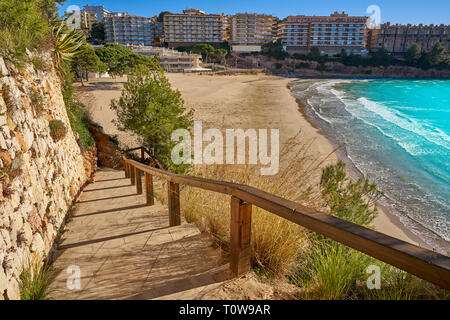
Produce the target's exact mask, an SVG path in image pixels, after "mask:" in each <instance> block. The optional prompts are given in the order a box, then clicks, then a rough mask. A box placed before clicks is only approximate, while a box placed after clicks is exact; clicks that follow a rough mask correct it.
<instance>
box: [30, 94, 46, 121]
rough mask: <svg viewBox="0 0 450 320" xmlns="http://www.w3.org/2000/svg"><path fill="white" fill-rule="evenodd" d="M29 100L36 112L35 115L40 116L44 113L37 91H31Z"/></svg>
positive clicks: (40, 97)
mask: <svg viewBox="0 0 450 320" xmlns="http://www.w3.org/2000/svg"><path fill="white" fill-rule="evenodd" d="M30 100H31V103H32V104H33V107H34V109H35V110H36V114H37V115H42V114H43V113H44V103H43V98H42V96H41V94H40V93H39V92H38V91H36V90H33V91H32V92H31V93H30Z"/></svg>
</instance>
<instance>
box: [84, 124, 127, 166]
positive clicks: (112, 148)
mask: <svg viewBox="0 0 450 320" xmlns="http://www.w3.org/2000/svg"><path fill="white" fill-rule="evenodd" d="M89 132H90V133H91V134H92V136H93V137H94V139H95V146H96V147H97V157H98V163H99V165H101V166H104V167H108V168H114V169H117V168H120V167H122V159H123V153H122V151H121V150H120V148H119V147H118V146H117V145H115V144H114V143H113V142H112V141H111V138H110V136H109V135H107V134H105V133H104V132H103V130H102V129H101V128H99V127H95V126H89Z"/></svg>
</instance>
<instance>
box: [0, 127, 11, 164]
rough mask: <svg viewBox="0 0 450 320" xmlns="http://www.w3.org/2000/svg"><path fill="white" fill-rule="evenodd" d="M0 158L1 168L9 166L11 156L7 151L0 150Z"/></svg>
mask: <svg viewBox="0 0 450 320" xmlns="http://www.w3.org/2000/svg"><path fill="white" fill-rule="evenodd" d="M0 136H1V134H0ZM0 159H1V160H2V163H3V168H9V167H10V166H11V163H12V161H11V156H10V155H9V153H8V152H7V151H0Z"/></svg>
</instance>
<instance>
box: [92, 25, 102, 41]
mask: <svg viewBox="0 0 450 320" xmlns="http://www.w3.org/2000/svg"><path fill="white" fill-rule="evenodd" d="M91 38H92V39H93V40H96V41H98V42H99V43H104V42H105V24H104V23H103V21H100V22H95V23H93V24H92V31H91Z"/></svg>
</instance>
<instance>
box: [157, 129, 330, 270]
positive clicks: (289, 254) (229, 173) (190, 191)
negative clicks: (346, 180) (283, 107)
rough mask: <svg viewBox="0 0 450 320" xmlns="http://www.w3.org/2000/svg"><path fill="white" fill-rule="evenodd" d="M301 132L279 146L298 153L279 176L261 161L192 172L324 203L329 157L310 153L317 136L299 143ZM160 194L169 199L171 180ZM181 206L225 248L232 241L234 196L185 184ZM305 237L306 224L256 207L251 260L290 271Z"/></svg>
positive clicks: (286, 154)
mask: <svg viewBox="0 0 450 320" xmlns="http://www.w3.org/2000/svg"><path fill="white" fill-rule="evenodd" d="M297 138H298V137H293V138H292V139H290V140H288V141H287V143H286V144H285V147H284V148H283V150H281V152H280V159H294V160H292V161H286V162H285V163H283V162H282V163H280V171H279V173H278V174H277V175H274V176H261V175H260V167H259V166H258V165H213V166H195V167H194V168H193V169H192V172H191V173H190V174H192V175H195V176H200V177H205V178H210V179H215V180H221V181H229V182H234V183H241V184H246V185H249V186H253V187H256V188H258V189H261V190H264V191H266V192H269V193H272V194H275V195H278V196H280V197H283V198H286V199H290V200H293V201H296V202H299V203H301V204H303V205H306V206H309V207H313V208H316V209H324V202H323V201H322V197H321V195H320V189H319V181H320V176H321V165H322V163H323V161H325V159H319V160H318V159H313V158H311V157H310V156H309V154H310V152H308V151H309V147H310V145H311V143H312V142H308V143H298V142H296V141H299V139H297ZM155 189H156V191H157V194H158V198H159V200H160V201H162V202H163V203H166V202H167V194H166V185H165V183H164V182H162V181H160V182H159V183H157V184H156V185H155ZM181 211H182V214H183V215H184V216H185V218H186V220H187V221H188V222H193V223H195V224H196V225H197V226H198V227H199V228H200V229H201V230H202V231H205V232H208V233H209V234H211V235H212V236H213V238H214V239H216V241H217V243H218V244H219V245H220V246H221V247H223V248H224V249H225V250H226V248H227V247H228V244H229V241H230V238H229V237H230V236H229V234H230V197H229V196H227V195H222V194H219V193H215V192H210V191H205V190H202V189H197V188H193V187H189V186H185V187H182V189H181ZM305 241H306V236H305V230H304V229H303V228H302V227H300V226H299V225H297V224H294V223H291V222H289V221H287V220H285V219H282V218H280V217H278V216H276V215H274V214H272V213H269V212H267V211H265V210H262V209H260V208H258V207H253V211H252V239H251V244H252V265H253V267H254V268H255V269H256V270H260V271H261V273H263V274H265V275H268V276H270V277H277V276H282V275H285V274H286V273H287V272H288V271H289V270H290V268H291V267H292V265H293V263H295V261H296V260H297V257H298V256H299V254H301V253H302V248H304V242H305Z"/></svg>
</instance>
